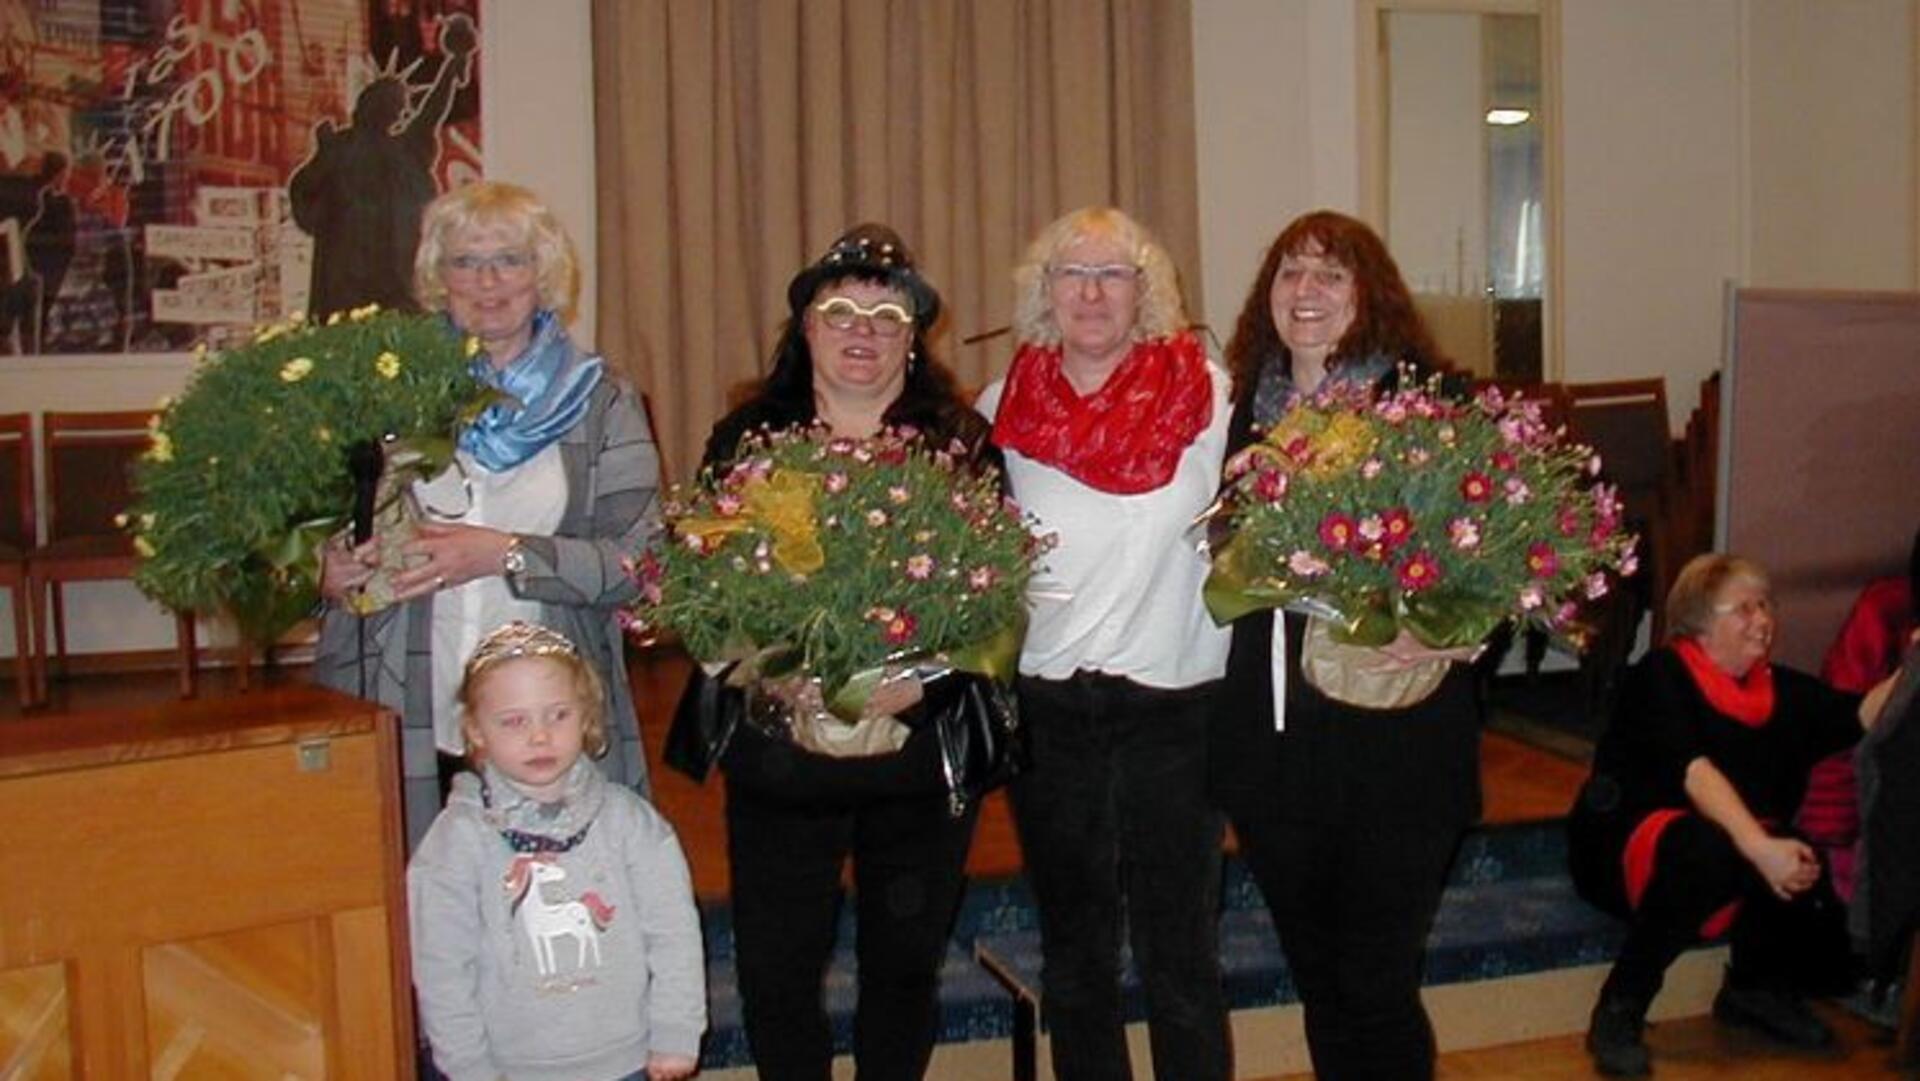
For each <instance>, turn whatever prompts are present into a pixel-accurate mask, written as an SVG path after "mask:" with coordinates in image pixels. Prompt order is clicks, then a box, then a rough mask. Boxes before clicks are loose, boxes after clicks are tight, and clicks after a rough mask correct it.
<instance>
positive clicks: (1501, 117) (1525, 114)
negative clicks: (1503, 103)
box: [1487, 109, 1533, 128]
mask: <svg viewBox="0 0 1920 1081" xmlns="http://www.w3.org/2000/svg"><path fill="white" fill-rule="evenodd" d="M1531 119H1533V113H1531V112H1529V111H1528V110H1526V109H1488V110H1487V123H1489V124H1492V125H1494V126H1495V127H1502V128H1510V127H1512V126H1514V125H1515V124H1524V123H1526V122H1527V121H1529V120H1531Z"/></svg>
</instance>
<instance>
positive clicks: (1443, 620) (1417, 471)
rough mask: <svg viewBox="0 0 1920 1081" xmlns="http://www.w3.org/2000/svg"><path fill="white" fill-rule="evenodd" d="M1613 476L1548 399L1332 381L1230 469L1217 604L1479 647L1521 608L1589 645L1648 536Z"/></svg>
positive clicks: (1375, 639) (1382, 636)
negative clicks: (1451, 395)
mask: <svg viewBox="0 0 1920 1081" xmlns="http://www.w3.org/2000/svg"><path fill="white" fill-rule="evenodd" d="M1598 473H1599V458H1598V456H1597V455H1595V454H1594V453H1593V451H1592V449H1591V448H1588V447H1583V446H1578V445H1576V444H1571V443H1568V442H1567V441H1565V439H1564V433H1562V432H1559V431H1554V430H1550V429H1548V428H1547V426H1546V425H1545V424H1544V423H1543V421H1542V419H1541V414H1540V406H1539V403H1538V402H1534V401H1527V400H1523V399H1518V398H1502V397H1501V396H1500V395H1499V394H1498V393H1497V392H1492V393H1488V394H1485V395H1482V396H1481V397H1478V398H1476V399H1474V400H1472V401H1470V402H1458V401H1453V400H1449V399H1447V398H1444V397H1442V396H1441V395H1440V394H1439V393H1438V388H1437V387H1435V386H1427V387H1419V388H1415V389H1411V390H1405V391H1399V392H1395V393H1392V394H1388V395H1384V396H1381V397H1378V398H1375V397H1373V396H1371V395H1369V394H1367V393H1366V392H1364V391H1362V390H1357V389H1354V388H1350V387H1344V386H1337V385H1336V386H1333V387H1329V388H1327V389H1325V390H1323V391H1322V392H1321V393H1319V394H1316V395H1313V396H1311V397H1308V398H1306V399H1305V400H1303V401H1301V402H1299V403H1297V404H1296V405H1295V406H1294V407H1293V408H1292V409H1290V410H1289V411H1288V413H1287V414H1286V415H1285V416H1283V417H1282V418H1281V419H1280V421H1279V422H1278V423H1276V424H1275V425H1274V427H1273V428H1272V429H1271V430H1270V431H1268V432H1267V433H1266V434H1265V436H1264V438H1263V439H1262V440H1261V441H1260V442H1259V443H1257V444H1255V445H1254V446H1252V447H1250V448H1248V449H1247V450H1246V451H1243V452H1242V453H1241V454H1239V455H1237V456H1235V458H1234V460H1233V461H1231V462H1229V463H1228V466H1227V475H1228V478H1229V485H1230V486H1229V492H1228V496H1227V498H1226V500H1225V501H1224V502H1223V504H1222V508H1221V510H1220V512H1219V513H1221V514H1222V515H1224V516H1225V520H1226V522H1227V523H1228V525H1229V526H1230V528H1231V533H1232V538H1231V540H1230V541H1229V542H1228V543H1227V544H1225V545H1224V546H1222V547H1221V548H1220V550H1219V551H1218V553H1217V554H1216V557H1215V560H1214V570H1213V574H1212V575H1211V577H1210V579H1209V581H1208V586H1207V594H1208V596H1207V599H1208V604H1209V607H1210V608H1211V609H1212V610H1213V612H1214V614H1215V617H1216V618H1219V619H1222V620H1225V619H1231V618H1234V617H1235V616H1237V615H1239V614H1241V613H1243V612H1246V611H1250V610H1253V609H1256V608H1261V607H1273V606H1278V605H1292V606H1298V607H1302V608H1306V609H1308V610H1312V611H1315V612H1317V613H1318V614H1322V615H1324V616H1326V617H1328V618H1330V619H1332V620H1333V621H1334V623H1335V625H1336V635H1337V636H1338V637H1340V638H1343V639H1344V640H1347V641H1351V642H1357V643H1360V644H1363V645H1381V644H1384V643H1386V642H1387V641H1390V640H1391V639H1392V638H1393V637H1394V636H1395V635H1396V634H1397V633H1398V632H1399V631H1400V630H1401V629H1403V628H1404V629H1407V630H1410V631H1411V632H1413V634H1414V635H1415V636H1416V637H1417V638H1419V639H1420V640H1421V641H1423V642H1425V643H1426V644H1428V645H1430V646H1436V647H1452V646H1462V645H1470V644H1472V643H1474V642H1478V641H1479V640H1480V639H1482V638H1484V637H1485V636H1486V635H1487V634H1488V633H1490V632H1491V631H1492V630H1493V629H1494V627H1495V626H1497V625H1498V624H1499V623H1500V622H1502V621H1503V620H1507V619H1519V620H1522V621H1526V622H1531V623H1535V624H1538V625H1542V626H1546V627H1548V628H1549V629H1552V630H1555V631H1558V632H1561V633H1564V634H1567V635H1569V636H1570V637H1575V638H1577V637H1578V633H1577V631H1578V628H1577V617H1578V614H1579V606H1580V602H1581V601H1583V600H1592V599H1597V598H1599V597H1600V596H1602V595H1604V594H1605V593H1606V592H1607V590H1608V589H1609V588H1611V587H1610V583H1609V581H1608V578H1607V575H1608V574H1609V573H1618V574H1631V573H1632V572H1633V563H1634V559H1633V546H1634V543H1635V538H1634V537H1633V536H1632V535H1631V534H1629V533H1626V532H1624V531H1622V529H1621V507H1620V503H1619V500H1618V498H1617V497H1616V496H1615V494H1614V492H1613V490H1612V489H1611V487H1609V486H1607V485H1604V484H1594V483H1591V482H1592V479H1593V478H1594V477H1595V476H1597V475H1598Z"/></svg>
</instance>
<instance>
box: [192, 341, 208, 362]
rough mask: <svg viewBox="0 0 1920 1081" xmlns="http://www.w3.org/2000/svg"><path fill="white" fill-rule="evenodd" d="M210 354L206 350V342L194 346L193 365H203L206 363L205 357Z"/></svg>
mask: <svg viewBox="0 0 1920 1081" xmlns="http://www.w3.org/2000/svg"><path fill="white" fill-rule="evenodd" d="M211 352H212V351H211V350H209V349H208V348H207V343H206V342H200V343H198V344H196V345H195V346H194V347H193V362H194V363H195V364H205V363H206V362H207V357H208V356H209V355H210V354H211Z"/></svg>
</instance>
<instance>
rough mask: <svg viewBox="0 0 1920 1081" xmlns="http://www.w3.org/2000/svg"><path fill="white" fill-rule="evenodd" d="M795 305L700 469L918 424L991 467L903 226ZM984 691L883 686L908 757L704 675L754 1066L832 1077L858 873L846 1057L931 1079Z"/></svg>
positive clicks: (853, 244)
mask: <svg viewBox="0 0 1920 1081" xmlns="http://www.w3.org/2000/svg"><path fill="white" fill-rule="evenodd" d="M787 302H788V304H789V306H790V309H791V313H792V315H791V318H789V319H788V321H787V324H786V326H785V328H784V329H783V330H782V332H781V335H780V341H779V344H778V345H777V346H775V348H774V354H773V366H772V371H771V372H770V373H769V374H768V375H767V377H766V379H764V380H762V381H761V382H760V383H759V384H758V385H757V386H756V387H755V388H754V390H753V392H752V394H751V396H750V397H749V398H748V399H747V401H746V402H745V403H743V404H742V405H741V406H740V407H739V408H737V409H735V410H734V411H733V412H731V413H729V414H727V415H726V416H725V417H723V418H722V419H721V420H720V422H719V423H718V424H716V425H714V428H713V435H712V437H711V438H710V439H709V440H708V441H707V452H706V459H705V465H706V467H708V468H709V469H711V468H712V467H715V466H718V465H721V464H724V463H727V462H730V461H732V460H733V459H734V458H735V457H736V455H737V454H738V452H739V449H740V444H741V442H742V440H744V439H745V438H746V437H747V436H748V435H750V434H752V433H754V432H756V431H761V430H766V429H781V428H790V427H794V426H801V427H805V426H808V425H821V426H824V427H826V428H828V429H830V430H831V431H832V432H833V433H834V434H835V435H837V436H845V437H848V438H854V439H861V438H867V437H870V436H873V435H876V434H877V433H878V432H879V431H880V429H881V428H882V427H888V426H892V427H901V426H911V427H913V428H916V429H918V430H919V431H920V432H922V433H924V434H925V436H926V439H927V441H928V445H929V446H934V447H949V446H952V445H954V444H956V443H958V444H960V445H962V446H964V447H965V448H967V455H968V457H969V458H970V460H971V462H972V464H973V466H974V467H975V468H977V469H980V470H987V471H993V472H996V473H997V471H998V468H999V461H1000V456H999V453H998V452H997V451H996V450H994V448H993V446H992V444H991V443H989V442H988V440H987V436H988V428H987V423H986V421H985V420H984V419H982V418H981V417H980V415H979V414H977V413H975V412H974V411H973V410H972V409H970V408H968V406H967V404H966V402H965V401H964V400H963V399H961V397H960V396H959V394H958V392H957V391H956V390H955V387H954V381H953V376H952V375H951V374H950V373H949V372H948V371H947V369H946V368H945V367H943V366H942V365H941V364H940V362H939V361H938V360H936V359H935V358H934V357H933V355H932V352H931V349H930V347H929V345H928V337H929V335H930V333H931V331H932V328H933V326H934V324H935V323H936V322H937V321H938V320H939V318H940V295H939V293H937V292H935V291H934V288H933V286H932V285H930V284H929V283H928V282H927V281H926V279H925V278H922V277H921V276H920V273H919V271H918V269H916V267H915V266H914V261H913V255H912V253H911V252H909V251H908V250H907V246H906V244H905V243H904V242H902V241H901V239H900V237H899V236H898V235H897V234H896V233H895V232H894V231H893V230H892V229H889V228H887V227H886V226H884V225H875V224H867V225H858V226H855V227H854V228H852V229H850V230H848V231H847V232H846V233H845V234H844V235H843V236H841V237H840V239H838V240H836V241H834V243H833V245H832V246H831V247H829V248H828V249H827V251H826V253H825V254H824V255H822V256H821V257H820V259H819V260H818V261H817V262H815V263H814V264H813V265H811V266H809V267H806V268H805V269H803V270H801V271H800V273H798V274H796V275H795V276H794V278H793V281H792V283H791V284H789V285H788V287H787ZM975 679H984V677H976V676H971V675H965V674H959V673H956V674H953V675H949V676H946V677H943V678H941V679H938V680H935V681H932V682H931V683H929V684H927V685H925V686H924V687H923V686H922V684H921V683H920V682H919V681H918V680H917V679H904V680H890V681H888V682H886V683H885V684H884V685H882V686H881V688H880V689H879V690H877V691H875V692H874V694H873V696H872V698H871V699H870V700H869V701H868V705H867V710H866V720H870V721H873V722H874V723H880V722H882V721H883V720H884V719H885V718H887V717H889V716H892V717H898V718H900V719H901V720H902V721H903V722H904V723H905V726H906V727H907V728H908V729H910V730H911V734H910V735H908V736H907V737H906V739H905V742H904V744H901V745H899V746H898V749H896V750H891V751H887V752H882V753H862V754H859V755H849V756H839V755H829V754H826V753H822V752H821V751H819V750H816V749H810V748H808V747H805V746H802V745H801V743H800V742H798V741H794V740H783V739H780V738H777V737H776V736H775V735H772V734H769V733H767V732H765V731H762V730H761V728H760V727H759V726H757V725H755V724H752V723H745V722H744V721H743V719H742V714H743V713H744V711H745V710H744V706H743V705H741V704H740V701H739V699H740V692H739V691H738V690H734V689H731V688H727V687H725V685H724V681H723V680H721V679H720V678H719V677H718V674H717V673H707V672H702V671H698V670H696V672H695V674H694V678H693V682H692V683H691V684H689V686H688V688H687V692H686V695H685V697H684V698H683V700H682V704H681V710H680V714H679V715H678V716H677V717H676V718H675V721H674V726H673V731H672V733H671V734H670V735H669V736H668V739H667V748H666V760H667V761H668V762H669V763H670V764H672V765H673V766H674V767H675V768H677V769H680V770H682V771H684V772H687V773H689V774H691V775H693V776H694V777H695V778H696V779H699V778H704V777H705V775H706V772H707V770H708V768H709V767H710V766H712V765H713V764H714V763H716V762H717V763H718V764H719V766H720V768H721V770H722V771H723V772H724V773H725V774H726V778H727V793H726V795H727V810H726V814H727V861H728V866H729V868H730V869H731V871H732V875H733V932H734V964H735V968H736V970H737V971H738V974H739V979H740V998H741V1010H742V1014H743V1019H744V1022H745V1025H746V1030H747V1042H748V1044H749V1045H750V1046H751V1047H752V1049H753V1060H754V1067H755V1069H756V1070H757V1071H758V1074H759V1076H760V1077H762V1078H765V1079H767V1081H826V1078H827V1077H828V1076H829V1075H830V1073H831V1068H832V1061H833V1033H832V1030H831V1028H830V1027H829V1025H828V1023H827V1015H826V1011H825V1009H824V1008H823V1007H822V1005H821V983H822V981H823V979H824V978H825V976H826V968H827V961H828V958H829V957H830V956H831V954H832V952H833V944H834V938H835V935H836V933H837V930H838V926H837V922H838V921H837V913H838V910H839V905H840V883H841V874H842V868H843V865H845V864H847V863H848V862H851V863H852V878H853V884H854V887H855V890H854V892H855V934H856V938H857V951H858V958H859V1002H858V1005H857V1006H856V1010H855V1014H854V1023H853V1058H854V1062H855V1064H856V1067H857V1069H858V1071H859V1074H860V1076H861V1077H863V1078H879V1079H889V1081H911V1079H913V1078H918V1077H920V1076H921V1075H922V1074H923V1073H925V1071H926V1068H927V1062H928V1058H929V1056H930V1055H931V1054H932V1051H933V1043H934V1035H935V1031H936V1025H937V1022H938V1016H939V1003H938V999H937V991H938V989H939V975H940V962H941V960H942V958H943V957H944V956H945V952H946V945H947V934H948V932H949V931H950V930H951V929H952V927H953V919H954V914H955V913H956V911H957V910H958V906H959V903H960V894H961V890H962V888H963V886H964V885H965V869H966V859H967V847H968V845H969V843H970V842H971V841H972V839H973V827H974V822H975V820H976V818H977V816H978V809H979V800H978V799H977V798H975V797H977V796H978V795H979V794H980V788H981V787H982V786H983V785H984V784H985V783H986V782H985V781H984V780H983V779H982V778H980V777H978V776H969V775H968V774H967V769H968V764H966V763H963V764H960V765H958V766H953V767H952V768H950V766H951V765H952V763H953V761H954V760H953V758H952V757H950V750H949V745H948V742H947V735H946V732H947V731H948V729H949V727H950V725H951V724H952V723H955V722H954V721H953V720H952V719H953V718H955V717H956V716H957V711H958V710H961V709H964V708H967V706H966V704H965V702H964V701H963V700H962V697H961V695H960V694H959V688H960V687H961V686H962V685H963V684H964V682H965V681H967V680H975ZM770 689H772V690H773V691H774V693H775V694H777V695H779V696H780V697H783V698H788V699H789V704H790V705H791V707H792V708H794V709H796V710H798V709H809V708H810V709H814V710H816V711H817V710H818V708H819V704H818V693H817V688H815V689H814V692H813V697H812V699H811V701H809V700H807V698H806V695H807V689H806V687H805V685H804V684H800V683H799V682H798V681H793V682H791V683H788V684H786V685H785V686H784V687H781V686H775V687H772V688H770ZM862 723H865V721H863V722H862Z"/></svg>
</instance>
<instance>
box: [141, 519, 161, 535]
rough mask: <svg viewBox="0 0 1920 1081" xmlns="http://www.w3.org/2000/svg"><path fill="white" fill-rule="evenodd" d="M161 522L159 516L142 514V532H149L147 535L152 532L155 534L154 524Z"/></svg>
mask: <svg viewBox="0 0 1920 1081" xmlns="http://www.w3.org/2000/svg"><path fill="white" fill-rule="evenodd" d="M159 520H160V518H159V516H158V515H154V514H142V515H141V516H140V529H141V530H142V531H143V532H147V533H151V532H153V523H155V522H157V521H159Z"/></svg>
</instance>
